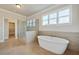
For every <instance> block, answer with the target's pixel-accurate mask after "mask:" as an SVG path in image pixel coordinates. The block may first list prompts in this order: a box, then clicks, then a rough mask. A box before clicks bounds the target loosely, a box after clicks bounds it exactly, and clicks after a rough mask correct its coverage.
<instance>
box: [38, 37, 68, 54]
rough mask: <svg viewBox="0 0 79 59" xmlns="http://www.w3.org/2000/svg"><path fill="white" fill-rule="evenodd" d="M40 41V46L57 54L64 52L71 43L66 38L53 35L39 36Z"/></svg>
mask: <svg viewBox="0 0 79 59" xmlns="http://www.w3.org/2000/svg"><path fill="white" fill-rule="evenodd" d="M38 41H39V45H40V47H42V48H44V49H46V50H48V51H50V52H53V53H56V54H63V53H64V52H65V50H66V48H67V46H68V43H69V41H68V40H66V39H62V38H58V37H51V36H38Z"/></svg>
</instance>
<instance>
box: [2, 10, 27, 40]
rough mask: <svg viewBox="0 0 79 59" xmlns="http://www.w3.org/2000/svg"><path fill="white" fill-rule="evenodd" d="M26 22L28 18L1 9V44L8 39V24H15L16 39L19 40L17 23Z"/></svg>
mask: <svg viewBox="0 0 79 59" xmlns="http://www.w3.org/2000/svg"><path fill="white" fill-rule="evenodd" d="M18 20H19V21H20V22H22V21H25V20H26V16H23V15H20V14H17V13H13V12H10V11H7V10H4V9H0V42H2V41H4V39H8V22H14V23H15V28H16V29H15V32H16V33H15V35H16V39H17V38H18V34H17V32H18V29H17V21H18Z"/></svg>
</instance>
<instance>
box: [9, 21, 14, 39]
mask: <svg viewBox="0 0 79 59" xmlns="http://www.w3.org/2000/svg"><path fill="white" fill-rule="evenodd" d="M11 37H15V23H13V22H9V38H11Z"/></svg>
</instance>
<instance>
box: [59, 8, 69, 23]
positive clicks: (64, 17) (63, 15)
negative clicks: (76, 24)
mask: <svg viewBox="0 0 79 59" xmlns="http://www.w3.org/2000/svg"><path fill="white" fill-rule="evenodd" d="M58 23H59V24H63V23H70V10H69V9H65V10H62V11H59V12H58Z"/></svg>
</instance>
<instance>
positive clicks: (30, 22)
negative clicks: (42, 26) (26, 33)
mask: <svg viewBox="0 0 79 59" xmlns="http://www.w3.org/2000/svg"><path fill="white" fill-rule="evenodd" d="M27 27H35V19H32V20H27Z"/></svg>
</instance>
